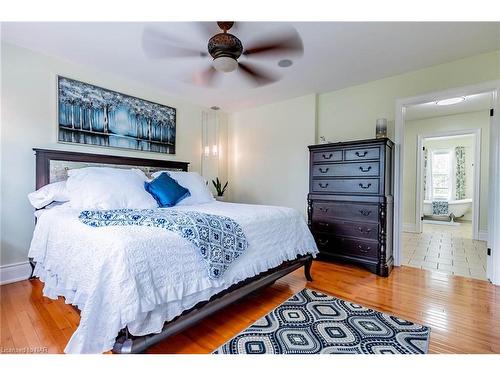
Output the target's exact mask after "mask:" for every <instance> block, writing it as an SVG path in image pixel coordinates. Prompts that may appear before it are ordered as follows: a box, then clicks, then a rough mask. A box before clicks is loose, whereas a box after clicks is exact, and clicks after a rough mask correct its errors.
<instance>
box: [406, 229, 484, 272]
mask: <svg viewBox="0 0 500 375" xmlns="http://www.w3.org/2000/svg"><path fill="white" fill-rule="evenodd" d="M402 263H403V265H406V266H410V267H416V268H422V269H426V270H432V271H438V272H444V273H446V274H449V275H452V274H453V275H460V276H468V277H472V278H475V279H480V280H486V242H485V241H476V240H473V239H472V225H471V224H470V223H461V224H460V225H459V226H449V225H440V224H427V223H424V224H423V232H422V233H407V232H403V259H402Z"/></svg>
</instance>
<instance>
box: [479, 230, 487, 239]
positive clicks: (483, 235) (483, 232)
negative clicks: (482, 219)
mask: <svg viewBox="0 0 500 375" xmlns="http://www.w3.org/2000/svg"><path fill="white" fill-rule="evenodd" d="M477 236H478V240H479V241H488V231H487V230H480V231H479V233H478V234H477Z"/></svg>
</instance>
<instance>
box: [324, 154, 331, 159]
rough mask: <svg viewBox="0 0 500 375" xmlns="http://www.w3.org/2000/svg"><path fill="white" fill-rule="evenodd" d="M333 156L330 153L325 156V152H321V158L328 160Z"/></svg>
mask: <svg viewBox="0 0 500 375" xmlns="http://www.w3.org/2000/svg"><path fill="white" fill-rule="evenodd" d="M332 157H333V154H330V155H328V156H326V154H323V159H326V160H329V159H331V158H332Z"/></svg>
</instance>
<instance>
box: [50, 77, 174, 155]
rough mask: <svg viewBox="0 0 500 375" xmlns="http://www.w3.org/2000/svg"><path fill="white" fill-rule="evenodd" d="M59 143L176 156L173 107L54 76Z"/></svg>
mask: <svg viewBox="0 0 500 375" xmlns="http://www.w3.org/2000/svg"><path fill="white" fill-rule="evenodd" d="M57 88H58V109H57V112H58V118H59V131H58V140H59V142H65V143H79V144H85V145H92V146H105V147H119V148H127V149H132V150H141V151H152V152H162V153H166V154H175V130H176V129H175V126H176V110H175V108H172V107H168V106H165V105H161V104H158V103H153V102H150V101H148V100H144V99H139V98H135V97H133V96H129V95H125V94H121V93H119V92H116V91H111V90H107V89H104V88H102V87H98V86H94V85H91V84H88V83H84V82H80V81H76V80H73V79H69V78H66V77H61V76H58V77H57Z"/></svg>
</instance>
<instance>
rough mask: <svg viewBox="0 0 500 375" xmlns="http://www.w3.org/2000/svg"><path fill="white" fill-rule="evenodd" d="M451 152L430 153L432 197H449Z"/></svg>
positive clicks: (437, 151) (438, 151)
mask: <svg viewBox="0 0 500 375" xmlns="http://www.w3.org/2000/svg"><path fill="white" fill-rule="evenodd" d="M451 158H452V155H451V151H449V150H436V151H433V153H432V197H433V198H434V199H446V200H448V199H450V197H451Z"/></svg>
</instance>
